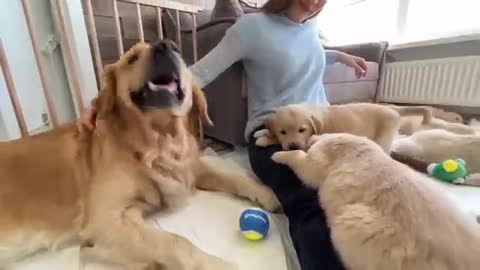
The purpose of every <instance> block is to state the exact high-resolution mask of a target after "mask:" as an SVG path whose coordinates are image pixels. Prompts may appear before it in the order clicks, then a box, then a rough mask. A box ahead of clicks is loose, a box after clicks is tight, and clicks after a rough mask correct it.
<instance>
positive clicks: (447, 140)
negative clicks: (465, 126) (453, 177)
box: [392, 129, 480, 173]
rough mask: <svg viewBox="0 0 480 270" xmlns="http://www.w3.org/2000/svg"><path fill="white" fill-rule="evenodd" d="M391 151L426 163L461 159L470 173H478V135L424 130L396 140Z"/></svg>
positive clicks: (479, 166) (479, 151)
mask: <svg viewBox="0 0 480 270" xmlns="http://www.w3.org/2000/svg"><path fill="white" fill-rule="evenodd" d="M392 150H393V151H395V152H397V153H399V154H403V155H407V156H410V157H412V158H415V159H418V160H423V161H425V162H428V163H431V162H439V161H442V160H445V159H449V158H461V159H463V160H465V162H466V163H467V168H468V169H469V171H470V172H472V173H480V135H460V134H455V133H452V132H448V131H446V130H441V129H436V130H424V131H419V132H416V133H414V134H413V135H411V136H408V137H404V138H401V139H398V140H396V141H395V142H394V143H393V147H392Z"/></svg>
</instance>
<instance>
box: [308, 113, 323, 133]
mask: <svg viewBox="0 0 480 270" xmlns="http://www.w3.org/2000/svg"><path fill="white" fill-rule="evenodd" d="M309 119H310V125H312V129H313V132H314V133H315V134H316V135H319V134H321V132H322V130H323V122H322V120H320V119H319V118H318V117H315V116H313V115H312V116H310V118H309Z"/></svg>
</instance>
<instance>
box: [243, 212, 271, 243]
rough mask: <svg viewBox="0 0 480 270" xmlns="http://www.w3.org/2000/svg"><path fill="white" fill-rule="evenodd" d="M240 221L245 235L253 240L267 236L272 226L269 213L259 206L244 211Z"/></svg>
mask: <svg viewBox="0 0 480 270" xmlns="http://www.w3.org/2000/svg"><path fill="white" fill-rule="evenodd" d="M239 223H240V231H241V232H242V234H243V236H244V237H245V238H247V239H248V240H252V241H258V240H261V239H263V238H265V237H266V236H267V234H268V228H269V227H270V223H269V220H268V215H267V213H265V211H262V210H261V209H258V208H249V209H246V210H245V211H243V212H242V214H241V215H240V222H239Z"/></svg>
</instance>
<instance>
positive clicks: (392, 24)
mask: <svg viewBox="0 0 480 270" xmlns="http://www.w3.org/2000/svg"><path fill="white" fill-rule="evenodd" d="M479 10H480V1H478V0H456V1H452V0H332V1H329V2H328V4H327V6H326V7H325V10H324V11H323V12H322V13H321V14H320V15H319V28H320V30H321V32H322V34H323V35H324V36H325V37H326V39H327V41H329V42H331V43H334V44H348V43H360V42H368V41H378V40H386V41H390V42H391V43H397V44H398V43H408V42H413V41H421V40H430V39H437V38H445V37H451V36H457V35H469V34H479V33H480V19H479V18H478V14H479V13H478V11H479Z"/></svg>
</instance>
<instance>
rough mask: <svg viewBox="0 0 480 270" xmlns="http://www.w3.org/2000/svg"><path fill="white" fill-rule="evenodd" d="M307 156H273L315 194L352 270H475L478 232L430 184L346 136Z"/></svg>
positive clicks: (322, 139)
mask: <svg viewBox="0 0 480 270" xmlns="http://www.w3.org/2000/svg"><path fill="white" fill-rule="evenodd" d="M313 138H314V140H313V142H314V144H313V145H312V146H311V147H310V149H309V150H308V152H307V153H305V152H304V151H301V150H298V151H285V152H278V153H276V154H274V155H273V156H272V158H273V160H275V161H276V162H279V163H282V164H285V165H288V166H289V167H291V168H292V169H293V171H294V172H295V173H296V174H297V175H298V177H299V178H300V179H301V180H302V181H303V182H304V183H305V184H306V185H308V186H309V187H311V188H314V189H317V190H318V195H319V200H320V203H321V206H322V207H323V209H324V210H325V213H326V217H327V221H328V224H329V226H330V228H331V237H332V241H333V244H334V246H335V248H336V250H337V251H338V253H339V254H340V256H341V258H342V261H343V262H344V264H345V266H346V268H347V269H349V270H386V269H388V270H407V269H408V270H427V269H435V270H460V269H461V270H476V269H479V265H480V256H479V254H480V245H479V244H478V243H480V242H479V241H480V227H479V226H478V224H476V222H475V220H474V219H473V218H472V217H470V216H468V215H467V214H466V213H463V212H461V210H460V209H457V207H455V204H453V203H452V202H451V201H450V200H449V198H448V197H447V196H446V195H445V193H444V190H443V189H442V187H441V186H440V184H438V183H437V182H435V181H432V180H431V179H429V178H428V177H426V176H424V175H421V174H420V173H417V172H415V171H413V170H411V169H410V168H408V167H407V166H405V165H403V164H401V163H399V162H396V161H394V160H393V159H391V158H390V157H389V156H388V155H387V154H386V153H385V152H384V151H382V149H381V148H380V147H379V146H378V145H376V144H375V143H373V142H372V141H370V140H368V139H367V138H364V137H363V138H362V137H359V136H354V135H350V134H326V135H322V136H315V137H313Z"/></svg>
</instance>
